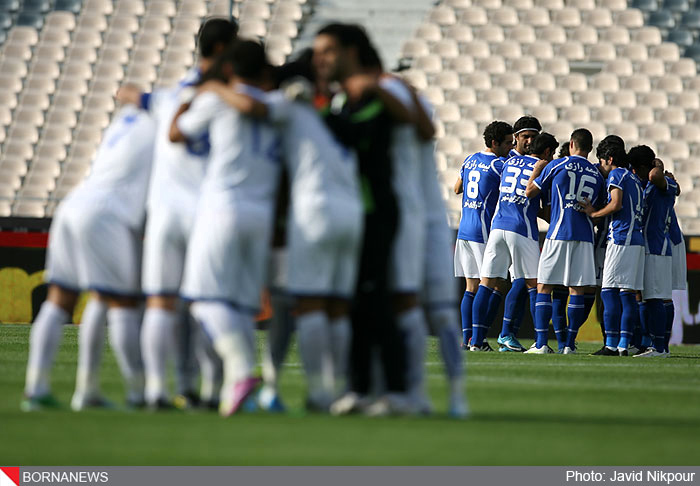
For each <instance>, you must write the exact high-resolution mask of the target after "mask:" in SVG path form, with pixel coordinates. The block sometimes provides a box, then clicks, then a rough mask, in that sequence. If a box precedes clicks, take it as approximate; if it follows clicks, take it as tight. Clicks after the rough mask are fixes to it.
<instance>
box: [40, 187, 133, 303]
mask: <svg viewBox="0 0 700 486" xmlns="http://www.w3.org/2000/svg"><path fill="white" fill-rule="evenodd" d="M81 202H82V204H80V205H74V204H65V205H61V206H60V207H59V209H58V211H57V213H56V215H55V216H54V218H53V222H52V223H51V231H50V233H49V247H48V252H47V256H46V273H45V276H44V278H45V279H46V281H47V282H49V283H52V284H56V285H59V286H61V287H64V288H66V289H69V290H74V291H76V292H77V291H80V290H94V291H96V292H100V293H103V294H107V295H114V296H120V297H138V296H140V295H141V286H140V283H141V251H142V235H141V233H140V232H139V231H136V230H134V229H132V228H130V227H129V226H128V225H127V224H126V223H125V222H123V220H122V219H121V218H119V217H118V216H116V215H115V214H113V212H111V211H110V203H109V202H100V201H90V200H85V199H83V200H81ZM91 202H92V204H90V203H91Z"/></svg>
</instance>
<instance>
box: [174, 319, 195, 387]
mask: <svg viewBox="0 0 700 486" xmlns="http://www.w3.org/2000/svg"><path fill="white" fill-rule="evenodd" d="M177 313H178V320H177V323H176V325H175V341H174V343H175V344H174V345H175V390H176V392H177V393H178V394H179V395H184V394H185V393H188V392H193V391H194V390H196V388H197V379H198V378H199V366H198V362H197V355H196V351H195V346H196V344H195V343H196V341H197V334H198V332H199V331H198V330H197V329H198V328H199V326H198V325H197V323H196V322H195V320H194V319H193V318H192V316H191V315H190V313H189V311H188V310H187V308H186V307H185V306H178V311H177Z"/></svg>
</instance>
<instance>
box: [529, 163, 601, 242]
mask: <svg viewBox="0 0 700 486" xmlns="http://www.w3.org/2000/svg"><path fill="white" fill-rule="evenodd" d="M534 183H535V185H536V186H537V187H539V188H540V190H541V191H542V192H544V193H549V199H550V201H551V207H552V213H551V218H550V223H549V231H548V232H547V238H548V239H550V240H562V241H587V242H589V243H591V244H592V243H593V221H592V220H591V218H589V217H588V215H587V214H586V213H584V212H582V211H581V209H582V208H581V206H580V205H579V202H580V201H584V200H585V199H589V200H590V201H591V202H592V204H593V205H594V206H597V205H599V203H600V199H601V195H603V194H604V192H603V189H604V184H605V183H604V181H603V176H602V175H601V174H600V171H599V170H598V169H597V168H596V167H595V166H594V165H593V164H591V163H590V162H589V161H588V160H587V159H585V158H583V157H581V156H578V155H572V156H570V157H564V158H562V159H556V160H553V161H552V162H550V163H549V164H547V167H545V168H544V170H543V171H542V173H541V174H540V176H539V177H538V178H537V179H535V181H534Z"/></svg>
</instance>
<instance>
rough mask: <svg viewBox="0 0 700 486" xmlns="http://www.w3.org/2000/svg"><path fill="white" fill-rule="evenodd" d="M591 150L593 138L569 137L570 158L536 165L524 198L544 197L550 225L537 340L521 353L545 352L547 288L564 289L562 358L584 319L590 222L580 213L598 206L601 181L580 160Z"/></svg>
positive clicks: (583, 133)
mask: <svg viewBox="0 0 700 486" xmlns="http://www.w3.org/2000/svg"><path fill="white" fill-rule="evenodd" d="M592 148H593V136H592V135H591V132H589V131H588V130H586V129H584V128H580V129H577V130H575V131H574V132H573V133H572V134H571V141H570V144H569V150H570V153H571V156H569V157H565V158H563V159H557V160H553V161H552V162H550V163H549V164H547V165H546V166H545V164H544V162H542V163H537V164H536V165H535V168H534V171H533V173H532V176H531V177H530V180H529V181H528V185H527V189H526V191H525V194H526V196H527V197H530V198H533V197H537V196H539V195H540V193H548V196H547V197H548V199H549V200H550V201H551V221H550V225H549V231H548V232H547V239H546V240H545V244H544V247H543V249H542V254H541V256H540V263H539V267H538V271H537V300H536V318H535V332H536V333H537V340H536V341H535V343H534V344H533V345H532V347H531V348H530V349H529V350H528V351H526V352H527V353H530V354H546V353H547V352H548V350H549V348H548V346H547V339H548V332H549V321H550V319H551V317H552V296H551V293H552V290H553V289H554V287H555V286H557V285H560V286H561V285H563V286H567V287H569V291H570V293H571V297H570V298H569V306H568V315H569V328H568V332H567V343H566V346H565V347H564V350H563V353H564V354H573V353H575V340H576V336H577V334H578V329H579V328H580V326H581V325H582V324H583V322H584V320H585V303H584V291H585V288H586V287H590V286H593V285H595V269H594V261H593V223H592V221H591V219H590V218H589V217H588V215H586V214H585V213H582V212H580V211H579V210H578V209H579V203H580V202H582V201H584V200H585V199H586V198H588V199H589V200H591V201H593V202H594V204H595V205H596V206H598V205H599V198H600V195H601V194H602V193H603V177H602V176H601V175H600V172H599V171H598V169H596V168H595V167H594V166H593V164H591V163H590V162H588V160H587V159H586V157H587V156H588V154H589V153H590V151H591V150H592Z"/></svg>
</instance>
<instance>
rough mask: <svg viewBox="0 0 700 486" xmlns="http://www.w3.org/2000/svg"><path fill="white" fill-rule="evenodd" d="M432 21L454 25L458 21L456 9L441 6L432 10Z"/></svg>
mask: <svg viewBox="0 0 700 486" xmlns="http://www.w3.org/2000/svg"><path fill="white" fill-rule="evenodd" d="M428 20H429V21H430V22H434V23H436V24H438V25H454V24H456V23H457V17H456V15H455V11H454V10H453V9H452V8H450V7H448V6H445V5H443V6H439V7H436V8H434V9H433V10H431V11H430V17H429V18H428Z"/></svg>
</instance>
